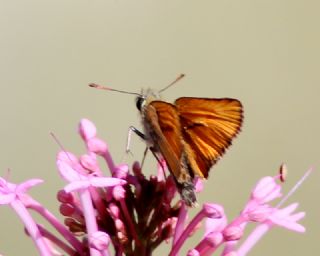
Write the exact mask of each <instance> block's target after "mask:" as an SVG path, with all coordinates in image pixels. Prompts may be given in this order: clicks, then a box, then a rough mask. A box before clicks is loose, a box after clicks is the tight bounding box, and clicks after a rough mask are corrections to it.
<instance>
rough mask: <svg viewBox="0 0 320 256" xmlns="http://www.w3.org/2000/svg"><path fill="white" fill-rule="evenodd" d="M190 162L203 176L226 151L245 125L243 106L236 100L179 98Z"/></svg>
mask: <svg viewBox="0 0 320 256" xmlns="http://www.w3.org/2000/svg"><path fill="white" fill-rule="evenodd" d="M175 106H176V108H177V110H178V113H179V117H180V124H181V129H182V130H181V131H182V136H183V140H184V142H185V145H184V147H185V151H186V155H187V157H188V164H189V165H190V167H191V169H192V171H193V172H194V173H195V174H197V175H198V176H200V177H205V178H207V177H208V173H209V169H210V168H211V166H212V165H213V164H214V163H215V162H216V161H217V160H218V159H219V158H220V157H221V156H222V155H223V154H224V152H225V150H226V149H227V148H228V147H229V145H230V144H231V141H232V139H233V138H234V137H235V136H236V135H237V133H238V132H239V131H240V127H241V125H242V120H243V115H242V112H243V110H242V105H241V102H240V101H238V100H236V99H229V98H222V99H209V98H189V97H182V98H179V99H177V100H176V101H175Z"/></svg>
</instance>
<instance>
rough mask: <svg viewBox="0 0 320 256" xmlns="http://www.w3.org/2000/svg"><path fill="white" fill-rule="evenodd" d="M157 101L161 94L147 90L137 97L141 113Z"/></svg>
mask: <svg viewBox="0 0 320 256" xmlns="http://www.w3.org/2000/svg"><path fill="white" fill-rule="evenodd" d="M157 99H160V95H159V93H156V92H154V91H153V90H151V89H147V90H145V91H142V93H141V94H139V95H138V96H137V97H136V107H137V109H138V110H139V111H142V110H143V108H144V107H145V106H147V105H148V104H149V103H150V102H152V101H154V100H157Z"/></svg>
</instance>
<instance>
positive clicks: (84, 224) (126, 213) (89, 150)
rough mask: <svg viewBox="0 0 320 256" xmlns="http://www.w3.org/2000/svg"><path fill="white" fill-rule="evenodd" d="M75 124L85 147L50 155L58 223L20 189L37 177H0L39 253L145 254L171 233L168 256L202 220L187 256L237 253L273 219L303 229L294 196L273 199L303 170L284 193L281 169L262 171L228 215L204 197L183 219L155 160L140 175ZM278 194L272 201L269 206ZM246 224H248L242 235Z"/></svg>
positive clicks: (0, 199) (84, 123) (86, 125)
mask: <svg viewBox="0 0 320 256" xmlns="http://www.w3.org/2000/svg"><path fill="white" fill-rule="evenodd" d="M78 131H79V134H80V136H81V138H82V140H83V142H84V143H85V146H86V152H85V153H84V154H83V155H81V156H80V157H77V156H75V155H74V154H72V153H71V152H67V151H66V150H64V149H63V150H62V151H61V152H59V153H58V155H57V167H58V170H59V174H60V176H61V177H62V178H63V179H64V180H65V181H66V182H67V185H66V186H65V187H64V189H61V190H60V191H59V192H58V193H57V199H58V201H59V202H60V203H61V205H60V213H61V214H62V215H63V216H64V217H65V220H64V223H60V221H59V220H58V218H56V217H55V216H54V215H53V214H52V213H51V212H50V211H48V210H47V209H46V208H45V207H43V206H42V205H41V204H40V203H38V202H37V201H35V200H34V199H33V198H31V197H30V196H29V195H27V194H26V192H27V191H28V190H29V189H30V188H31V187H33V186H35V185H37V184H39V183H41V182H42V180H40V179H32V180H28V181H26V182H24V183H21V184H18V185H17V184H12V183H9V182H8V181H6V180H5V179H3V178H0V205H10V206H11V207H12V208H13V209H14V210H15V211H16V213H17V215H18V216H19V217H20V218H21V220H22V222H23V224H24V225H25V227H26V230H27V234H28V235H29V236H30V237H31V238H32V239H33V241H34V242H35V245H36V246H37V248H38V251H39V253H40V255H45V256H47V255H48V256H49V255H62V254H63V255H79V256H86V255H90V256H108V255H110V252H109V247H110V246H111V245H112V246H113V249H114V251H115V254H116V255H119V256H120V255H124V254H128V255H140V254H141V255H151V254H152V252H153V251H154V250H155V249H156V248H157V247H158V246H159V245H160V244H161V243H162V242H164V241H166V242H168V241H170V240H171V239H172V247H171V249H170V252H169V255H170V256H176V255H179V253H180V250H181V248H182V247H183V246H185V242H186V241H187V239H188V238H189V237H191V236H192V235H193V234H194V233H195V232H199V227H200V225H201V224H202V223H203V222H204V223H205V232H204V234H203V236H202V238H201V239H200V241H199V242H198V244H196V245H195V246H194V248H189V251H188V254H187V255H188V256H200V255H212V254H213V253H214V252H216V250H217V249H219V248H221V247H223V251H222V253H221V255H223V256H244V255H246V254H247V253H248V252H249V251H250V250H251V249H252V247H253V246H254V245H255V244H256V243H257V242H258V241H259V239H261V237H262V236H263V235H264V234H265V233H266V232H267V231H268V230H270V229H271V228H272V227H275V226H278V227H283V228H286V229H288V230H291V231H295V232H299V233H303V232H305V227H304V226H302V225H301V224H300V223H299V221H300V220H301V219H302V218H303V217H304V216H305V213H304V212H296V210H297V208H298V203H292V204H289V205H288V206H286V207H281V206H282V205H283V203H284V202H286V200H287V199H288V198H289V197H290V196H291V195H292V194H293V192H294V191H296V190H297V188H298V187H299V186H300V185H301V184H302V182H303V181H304V179H305V178H306V177H307V176H308V175H309V174H310V172H311V170H309V171H308V172H307V173H306V174H305V175H304V177H303V178H302V179H301V180H300V181H299V182H298V183H297V184H296V186H294V187H293V189H292V190H291V191H290V192H289V193H288V194H287V195H285V196H284V197H283V196H282V193H281V190H282V184H281V183H280V182H279V180H280V181H283V180H284V172H283V170H284V169H285V168H283V167H282V172H281V174H280V175H278V176H276V177H269V176H268V177H264V178H262V179H261V180H260V181H258V183H257V184H256V186H255V187H254V188H253V189H252V192H251V194H250V198H249V200H248V202H247V203H246V204H245V206H244V208H243V210H242V211H241V212H240V214H239V215H238V216H237V217H236V218H234V219H233V220H231V221H230V220H228V218H227V214H226V213H225V209H224V207H223V206H222V205H221V204H216V203H204V204H203V205H202V207H201V209H200V210H199V211H198V213H197V214H196V215H195V216H194V217H193V218H192V219H191V220H189V221H188V212H189V209H190V208H188V207H187V206H186V205H185V204H184V202H182V201H181V199H180V198H179V199H178V200H175V199H176V198H175V196H176V194H177V193H176V192H177V189H176V183H175V180H174V178H173V177H172V176H171V175H170V173H169V172H168V170H167V167H166V163H165V161H164V160H163V159H162V160H160V161H161V164H158V170H157V172H156V173H155V174H154V175H151V176H150V177H146V176H145V175H144V173H143V171H142V169H141V166H140V164H139V163H137V162H135V163H134V164H133V166H132V168H129V166H128V165H126V164H123V163H120V164H117V165H116V164H115V163H114V161H113V159H112V157H111V154H110V152H109V149H108V146H107V144H106V143H105V142H104V141H103V140H102V139H101V138H99V137H98V135H97V129H96V127H95V125H94V124H93V123H92V122H91V121H89V120H88V119H82V120H81V122H80V124H79V127H78ZM99 157H100V158H102V159H103V160H104V161H105V163H106V165H107V166H108V169H109V171H110V172H109V173H110V175H106V174H104V173H105V170H104V169H105V168H103V167H101V166H100V164H99V161H98V160H99ZM194 186H195V189H196V192H197V193H200V192H201V191H202V190H203V187H204V184H203V182H202V180H201V179H198V178H197V177H196V178H195V179H194ZM279 198H282V200H281V201H280V203H278V204H277V205H276V206H273V205H271V203H272V202H273V201H274V200H276V199H279ZM28 210H33V211H35V212H36V213H38V214H40V215H41V216H42V217H43V218H44V219H45V220H47V222H48V223H49V224H51V226H52V227H53V228H54V229H56V231H57V232H58V233H60V234H61V236H62V238H61V239H60V238H58V237H57V236H55V235H54V234H53V233H51V232H50V231H49V230H48V229H46V227H45V226H44V225H40V224H38V223H37V222H36V221H35V220H34V219H33V218H32V216H31V215H30V214H29V212H28ZM248 225H256V228H255V229H254V231H253V232H251V233H249V235H248V236H247V237H245V236H244V234H245V229H246V227H247V226H248ZM57 249H58V251H57ZM61 250H62V251H63V253H60V251H61Z"/></svg>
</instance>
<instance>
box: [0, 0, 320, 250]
mask: <svg viewBox="0 0 320 256" xmlns="http://www.w3.org/2000/svg"><path fill="white" fill-rule="evenodd" d="M319 8H320V2H319V1H313V0H304V1H302V0H268V1H266V0H265V1H257V0H251V1H249V0H243V1H235V0H227V1H211V0H208V1H191V0H176V1H167V0H162V1H146V0H139V1H124V0H113V1H110V0H95V1H85V0H78V1H62V0H56V1H37V0H29V1H17V0H11V1H1V3H0V33H1V40H0V72H1V75H0V86H1V94H0V117H1V126H0V145H1V146H0V152H1V158H0V169H1V176H6V172H7V169H8V168H10V169H11V173H10V180H11V181H12V182H16V183H19V182H22V181H24V180H26V179H29V178H35V177H38V178H42V179H44V180H45V183H44V184H43V185H41V186H38V187H36V188H34V189H33V190H32V195H33V196H34V197H35V198H36V199H37V200H39V201H40V202H43V204H44V205H45V206H46V207H48V208H49V209H50V210H51V211H53V212H54V213H56V214H58V204H57V202H56V199H55V194H56V191H57V190H58V189H60V188H61V187H62V186H63V185H64V183H63V181H62V180H61V179H60V178H59V175H58V173H57V170H56V167H55V155H56V152H57V151H58V150H59V148H58V146H57V144H56V143H55V142H54V141H53V139H52V138H51V137H50V135H49V132H54V133H55V134H56V136H57V137H58V138H59V140H60V141H61V142H62V143H63V145H64V147H65V148H67V149H68V150H70V151H72V152H75V153H76V154H81V153H83V152H84V147H83V144H82V142H81V140H80V138H79V136H78V134H77V125H78V122H79V120H80V119H81V118H83V117H86V118H89V119H90V120H92V121H93V122H94V123H95V124H96V125H97V127H98V132H99V136H100V137H101V138H103V139H105V140H106V141H107V142H108V144H109V147H110V150H111V153H112V155H113V157H114V159H115V161H117V162H118V163H119V161H121V159H122V157H123V156H124V152H125V143H126V137H127V131H128V127H129V126H130V125H134V126H136V127H138V128H141V124H140V119H139V114H138V111H137V110H136V108H135V103H134V102H135V101H134V97H133V96H132V95H125V94H120V93H114V92H104V91H98V90H94V89H91V88H88V86H87V84H88V83H90V82H97V83H101V84H104V85H108V86H111V87H113V88H116V89H121V90H129V91H137V92H140V90H141V88H149V87H150V88H153V89H155V90H157V89H160V88H162V87H164V86H165V85H167V84H168V83H170V82H171V81H173V80H174V79H175V78H176V77H177V75H179V74H180V73H185V74H186V75H187V76H186V78H184V79H183V80H182V81H180V82H179V83H178V84H177V85H176V86H174V87H171V88H170V89H169V90H167V91H165V92H164V93H163V94H162V97H163V99H165V100H167V101H169V102H172V101H174V100H175V99H176V98H177V97H181V96H195V97H232V98H237V99H239V100H241V101H242V103H243V105H244V109H245V112H244V115H245V121H244V126H243V129H242V132H241V134H239V136H238V138H237V139H236V140H235V141H234V143H233V146H232V147H231V148H230V150H228V152H227V154H226V155H225V156H224V157H223V158H222V159H221V160H220V161H219V162H218V164H217V165H216V166H214V168H213V169H212V170H211V173H210V178H209V180H208V181H207V182H206V188H205V191H204V192H203V193H202V194H201V195H200V196H199V201H200V203H202V202H206V201H210V202H216V203H220V204H223V205H224V207H225V211H226V213H227V215H228V216H229V218H230V219H232V218H234V217H235V216H236V215H237V214H238V213H239V211H240V210H241V209H242V206H243V205H244V204H245V202H246V200H247V198H248V195H249V193H250V191H251V189H252V187H253V186H254V185H255V183H256V182H257V180H258V179H260V178H261V177H263V176H266V175H275V174H276V173H277V171H278V168H279V166H280V164H281V163H286V164H287V166H288V169H289V178H288V181H287V183H285V184H284V192H286V191H289V189H290V188H291V187H292V186H293V185H294V184H295V182H296V181H297V180H298V179H299V178H300V177H301V176H302V175H303V173H304V172H305V171H306V170H307V169H308V168H309V167H310V166H314V168H315V171H314V173H313V174H312V177H311V178H309V179H308V180H307V181H306V182H305V184H304V185H303V186H302V187H301V188H300V189H299V190H298V191H297V192H296V193H295V194H294V196H293V197H292V198H290V200H289V202H288V203H290V202H295V201H298V202H299V203H300V206H299V210H302V211H306V212H307V216H306V218H305V219H303V221H302V223H303V225H304V226H305V227H306V228H307V232H306V233H305V234H297V233H294V232H289V231H287V230H284V229H281V228H274V229H273V230H272V231H271V232H270V233H268V234H267V235H266V236H265V237H264V238H263V239H262V241H261V242H259V243H258V245H257V246H256V247H255V248H254V249H253V250H252V251H251V254H250V255H271V254H272V255H291V256H296V255H311V254H312V253H313V252H314V251H319V249H320V246H319V242H318V240H319V237H320V226H319V225H320V222H319V216H320V206H319V202H318V201H319V188H320V186H319V183H320V175H319V164H320V161H319V145H320V139H319V138H320V137H319V130H320V120H319V118H320V101H319V92H320V90H319V84H320V75H319V74H320V73H319V67H320V49H319V45H320V29H319V22H320V16H319ZM144 145H145V144H144V143H143V142H142V141H140V139H139V138H137V137H133V139H132V143H131V150H132V151H133V153H134V157H128V158H127V160H126V161H127V162H128V163H131V162H133V160H135V159H137V160H140V159H141V157H142V152H143V149H144ZM155 166H156V162H155V160H154V159H153V158H152V157H150V156H149V158H148V159H147V163H146V167H150V168H146V169H148V170H150V173H152V172H154V171H155ZM106 172H107V171H106ZM194 212H196V211H194ZM194 212H193V214H194ZM0 221H1V230H0V254H3V255H21V254H22V253H23V254H28V255H36V254H37V252H36V251H35V249H34V246H33V244H32V242H31V240H30V239H29V238H28V237H27V236H25V235H24V232H23V228H22V225H21V223H20V222H19V220H18V219H17V217H16V215H15V214H13V212H12V210H11V209H9V208H7V207H1V208H0ZM199 239H200V236H197V237H194V238H191V239H190V242H189V243H188V246H189V248H191V247H192V245H195V244H196V242H197V241H198V240H199ZM187 249H188V248H184V252H185V251H186V250H187ZM166 253H167V249H166V248H165V246H164V247H162V249H161V250H158V251H157V252H156V253H155V255H166Z"/></svg>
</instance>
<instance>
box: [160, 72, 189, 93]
mask: <svg viewBox="0 0 320 256" xmlns="http://www.w3.org/2000/svg"><path fill="white" fill-rule="evenodd" d="M185 76H186V75H185V74H180V75H179V76H178V77H177V78H176V79H175V80H174V81H172V82H171V83H170V84H168V85H167V86H166V87H164V88H162V89H161V90H160V91H159V93H160V92H163V91H165V90H167V89H168V88H169V87H171V86H172V85H174V84H175V83H177V82H178V81H180V80H181V79H182V78H184V77H185Z"/></svg>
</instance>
